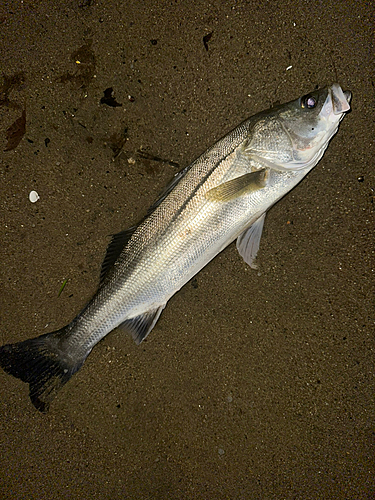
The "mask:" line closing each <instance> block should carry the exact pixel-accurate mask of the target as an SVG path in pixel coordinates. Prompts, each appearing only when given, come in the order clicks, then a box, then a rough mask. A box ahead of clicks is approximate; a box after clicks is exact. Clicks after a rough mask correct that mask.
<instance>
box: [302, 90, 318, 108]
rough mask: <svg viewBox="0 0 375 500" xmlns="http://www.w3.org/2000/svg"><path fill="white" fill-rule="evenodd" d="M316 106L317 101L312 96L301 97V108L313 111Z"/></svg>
mask: <svg viewBox="0 0 375 500" xmlns="http://www.w3.org/2000/svg"><path fill="white" fill-rule="evenodd" d="M315 106H316V99H315V97H313V96H312V95H311V94H307V95H304V96H303V97H301V107H302V108H307V109H313V108H315Z"/></svg>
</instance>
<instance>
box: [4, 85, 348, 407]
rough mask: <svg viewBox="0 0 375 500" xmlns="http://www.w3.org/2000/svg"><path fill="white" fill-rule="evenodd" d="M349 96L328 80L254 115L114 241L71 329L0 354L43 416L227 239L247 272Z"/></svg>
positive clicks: (147, 324)
mask: <svg viewBox="0 0 375 500" xmlns="http://www.w3.org/2000/svg"><path fill="white" fill-rule="evenodd" d="M350 99H351V94H350V92H348V91H347V92H343V91H342V89H341V87H340V86H339V85H338V84H334V85H332V86H331V87H327V88H324V89H320V90H317V91H315V92H312V93H310V94H307V95H305V96H303V97H301V98H300V99H297V100H296V101H292V102H290V103H287V104H284V105H281V106H277V107H275V108H273V109H271V110H268V111H264V112H262V113H258V114H256V115H254V116H252V117H251V118H249V119H248V120H246V121H245V122H243V123H242V124H240V125H239V126H238V127H237V128H235V129H234V130H233V131H232V132H230V133H229V134H227V135H226V136H225V137H223V138H222V139H221V140H219V141H218V142H217V143H216V144H214V145H213V146H212V147H211V148H209V149H208V150H207V151H206V152H205V153H203V154H202V155H201V156H200V157H199V158H198V159H197V160H195V161H194V162H193V163H192V164H191V165H190V166H188V167H187V168H185V169H184V170H183V171H182V172H180V173H179V174H177V175H176V177H175V179H174V180H173V181H172V183H171V184H170V186H168V187H167V189H166V190H165V193H164V194H163V195H162V196H161V198H160V199H159V200H158V201H157V202H156V203H155V205H154V206H153V207H151V209H150V211H149V213H148V215H147V216H146V217H145V219H144V220H143V221H142V222H141V223H140V224H139V225H138V226H136V227H134V228H131V229H128V230H126V231H123V232H122V233H119V234H118V235H115V236H114V237H113V239H112V242H111V243H110V245H109V247H108V250H107V255H106V257H105V259H104V263H103V267H102V273H101V282H100V286H99V288H98V291H97V292H96V294H95V296H94V297H93V298H92V300H91V301H90V302H89V303H88V304H87V306H86V307H85V308H84V309H83V311H81V312H80V313H79V314H78V316H77V317H76V318H75V319H74V320H73V321H72V322H71V323H70V324H69V325H67V326H66V327H64V328H62V329H61V330H58V331H56V332H51V333H48V334H45V335H42V336H40V337H37V338H35V339H31V340H26V341H24V342H20V343H17V344H10V345H5V346H2V347H1V348H0V365H1V366H2V368H3V369H4V370H5V371H6V372H8V373H10V374H12V375H14V376H16V377H18V378H20V379H21V380H23V381H25V382H27V383H29V385H30V397H31V400H32V402H33V404H34V405H35V407H36V408H38V409H39V410H40V411H42V412H45V411H47V410H48V407H49V404H50V402H51V401H52V399H53V398H54V396H55V395H56V393H57V391H58V390H59V389H60V388H61V387H62V386H63V385H64V384H65V383H66V382H67V381H68V380H69V379H70V377H71V376H72V375H73V374H74V373H75V372H76V371H77V370H78V369H79V368H80V367H81V366H82V364H83V363H84V361H85V359H86V357H87V356H88V354H89V353H90V352H91V350H92V348H93V347H94V346H95V345H96V344H97V343H98V342H99V341H100V340H101V339H102V338H103V337H104V336H106V335H107V334H108V333H109V332H110V331H111V330H113V329H114V328H116V327H121V328H123V329H125V330H126V331H128V332H130V333H131V334H132V336H133V338H134V340H135V341H136V342H137V343H140V342H142V340H143V339H144V338H145V337H146V336H147V335H148V334H149V332H150V331H151V330H152V328H153V327H154V325H155V323H156V321H157V320H158V318H159V316H160V314H161V312H162V310H163V309H164V307H165V305H166V303H167V302H168V300H169V299H170V298H171V297H172V296H173V295H174V294H175V293H176V292H177V291H178V290H179V289H180V288H181V287H182V286H183V285H184V284H186V283H187V282H188V281H189V280H190V279H191V278H192V277H193V276H194V275H195V274H196V273H197V272H199V271H200V269H202V268H203V267H204V266H205V265H206V264H207V263H208V262H209V261H210V260H212V259H213V258H214V257H215V256H216V255H217V254H218V253H220V252H221V251H222V250H223V249H224V248H225V247H226V246H228V245H229V244H230V243H231V242H232V241H234V240H235V239H237V248H238V250H239V253H240V255H241V256H242V257H243V258H244V260H245V261H246V262H247V263H248V264H249V265H250V266H251V267H255V264H254V260H255V257H256V253H257V251H258V248H259V241H260V237H261V233H262V228H263V223H264V219H265V216H266V213H267V211H268V210H269V209H270V208H271V207H272V206H273V205H274V204H275V203H276V202H277V201H278V200H279V199H280V198H282V197H283V196H284V195H285V194H286V193H288V192H289V191H290V190H291V189H292V188H293V187H294V186H296V184H298V183H299V182H300V181H301V180H302V179H303V177H304V176H305V175H306V174H307V173H308V172H309V171H310V170H311V169H312V168H313V167H314V166H315V165H316V164H317V163H318V161H319V160H320V158H321V157H322V155H323V153H324V151H325V149H326V148H327V146H328V143H329V140H330V139H331V138H332V136H333V135H334V134H335V133H336V131H337V128H338V125H339V122H340V121H341V119H342V118H343V116H344V114H345V113H346V112H347V111H348V110H349V109H350V106H349V101H350Z"/></svg>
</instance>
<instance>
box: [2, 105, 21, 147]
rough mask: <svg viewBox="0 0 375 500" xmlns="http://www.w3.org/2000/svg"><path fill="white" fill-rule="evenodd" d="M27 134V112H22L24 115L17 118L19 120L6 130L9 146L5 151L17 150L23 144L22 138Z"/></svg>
mask: <svg viewBox="0 0 375 500" xmlns="http://www.w3.org/2000/svg"><path fill="white" fill-rule="evenodd" d="M25 132H26V110H25V109H24V110H23V111H22V115H21V116H20V117H19V118H17V120H16V121H15V122H14V123H12V125H11V126H10V127H8V128H7V130H6V137H7V141H8V142H7V145H6V148H5V149H4V151H11V150H12V149H15V148H16V147H17V146H18V144H19V143H20V142H21V140H22V137H23V136H24V135H25Z"/></svg>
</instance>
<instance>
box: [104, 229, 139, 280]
mask: <svg viewBox="0 0 375 500" xmlns="http://www.w3.org/2000/svg"><path fill="white" fill-rule="evenodd" d="M136 229H137V226H133V227H130V228H129V229H125V230H124V231H121V232H120V233H117V234H114V235H113V236H112V239H111V242H110V243H109V245H108V247H107V252H106V254H105V257H104V260H103V264H102V268H101V271H100V283H102V282H103V280H104V278H105V275H106V274H107V272H108V270H109V269H110V268H111V267H112V266H113V264H114V263H115V261H116V260H117V259H118V258H119V256H120V253H121V252H122V251H123V249H124V248H125V246H126V244H127V242H128V241H129V240H130V238H131V237H132V235H133V233H134V231H135V230H136Z"/></svg>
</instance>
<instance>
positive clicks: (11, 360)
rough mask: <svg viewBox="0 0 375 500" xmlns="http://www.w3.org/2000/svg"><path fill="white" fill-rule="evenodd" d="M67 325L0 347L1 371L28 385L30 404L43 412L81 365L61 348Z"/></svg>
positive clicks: (80, 361)
mask: <svg viewBox="0 0 375 500" xmlns="http://www.w3.org/2000/svg"><path fill="white" fill-rule="evenodd" d="M69 330H70V328H69V326H67V327H64V328H62V329H61V330H57V331H55V332H51V333H47V334H45V335H41V336H40V337H36V338H34V339H30V340H25V341H24V342H18V343H17V344H7V345H4V346H2V347H0V366H1V368H3V370H4V371H5V372H6V373H8V374H10V375H13V376H14V377H17V378H19V379H21V380H22V381H23V382H26V383H28V384H29V396H30V399H31V402H32V403H33V405H34V406H35V408H37V409H38V410H39V411H41V412H42V413H47V411H48V409H49V405H50V403H51V401H52V400H53V399H54V397H55V396H56V394H57V392H58V391H59V390H60V389H61V388H62V387H63V386H64V385H65V384H66V383H67V382H68V380H69V379H70V378H71V377H72V375H73V374H74V373H75V372H76V371H78V370H79V369H80V367H81V366H82V365H83V362H84V359H83V360H82V359H81V360H79V361H76V360H73V359H72V358H71V357H69V356H68V355H67V354H66V352H64V350H63V349H62V348H61V339H62V338H63V337H64V336H65V334H66V333H67V332H68V331H69Z"/></svg>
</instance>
